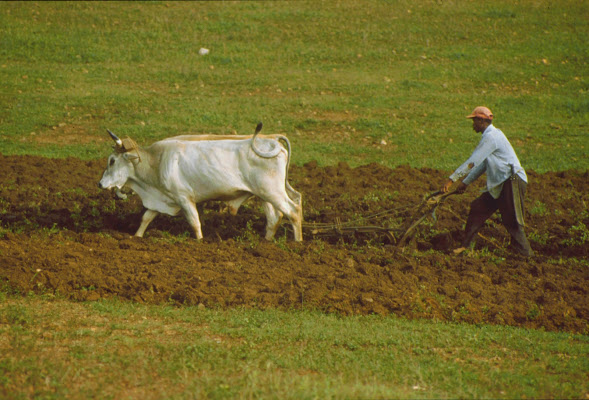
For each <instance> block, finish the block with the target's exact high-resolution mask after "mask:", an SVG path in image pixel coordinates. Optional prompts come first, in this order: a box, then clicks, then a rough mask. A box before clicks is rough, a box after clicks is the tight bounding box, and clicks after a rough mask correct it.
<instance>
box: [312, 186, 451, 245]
mask: <svg viewBox="0 0 589 400" xmlns="http://www.w3.org/2000/svg"><path fill="white" fill-rule="evenodd" d="M455 193H456V192H448V193H442V192H441V191H437V192H433V193H430V194H427V195H425V196H424V197H423V200H422V201H421V203H419V204H416V205H411V206H406V207H399V208H395V209H390V210H387V211H383V212H380V213H377V214H373V215H369V216H366V217H363V218H358V219H356V220H353V221H348V222H342V221H341V220H340V219H339V218H336V219H335V223H333V224H328V223H322V224H318V223H304V224H303V229H304V230H307V231H308V233H310V234H311V235H312V236H337V237H343V236H354V235H356V234H358V233H378V234H384V235H385V236H386V237H387V238H388V239H389V240H390V241H391V243H393V244H396V245H397V246H404V245H405V244H407V243H408V242H409V241H410V240H411V239H412V238H413V237H414V236H415V234H416V233H417V227H418V226H419V225H420V224H421V223H422V222H423V221H424V220H426V219H427V218H428V217H431V218H432V219H433V220H434V221H435V220H436V219H437V218H436V210H437V209H438V207H439V206H440V205H442V204H443V203H444V201H445V200H446V199H447V198H448V197H449V196H451V195H453V194H455ZM412 209H413V213H412V214H411V217H410V218H408V219H407V221H405V223H404V224H403V225H402V227H397V228H388V227H384V226H380V225H376V224H371V225H363V224H365V223H366V222H368V221H371V222H372V221H378V220H379V219H383V218H385V217H388V218H390V217H395V216H398V215H400V214H401V213H408V212H411V210H412Z"/></svg>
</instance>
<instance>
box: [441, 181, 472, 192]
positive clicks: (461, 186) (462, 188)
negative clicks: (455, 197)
mask: <svg viewBox="0 0 589 400" xmlns="http://www.w3.org/2000/svg"><path fill="white" fill-rule="evenodd" d="M453 184H454V182H453V181H452V179H448V181H447V182H446V183H445V184H444V186H442V188H441V189H440V192H442V193H448V192H449V191H450V188H451V187H452V185H453ZM466 188H467V185H466V184H464V183H463V182H460V183H459V184H458V186H456V190H455V192H456V193H457V194H462V193H464V192H465V191H466Z"/></svg>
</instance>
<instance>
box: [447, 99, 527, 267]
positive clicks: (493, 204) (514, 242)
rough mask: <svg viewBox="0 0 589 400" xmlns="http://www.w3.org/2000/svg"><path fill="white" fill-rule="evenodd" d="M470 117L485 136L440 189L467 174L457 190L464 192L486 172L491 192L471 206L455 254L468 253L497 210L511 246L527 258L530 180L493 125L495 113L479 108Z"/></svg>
mask: <svg viewBox="0 0 589 400" xmlns="http://www.w3.org/2000/svg"><path fill="white" fill-rule="evenodd" d="M466 118H470V119H472V128H473V130H474V131H475V132H477V133H482V136H481V141H480V142H479V144H478V145H477V147H476V148H475V150H474V152H473V153H472V155H471V156H470V157H469V158H468V160H466V161H465V162H464V164H462V165H461V166H460V167H458V168H457V169H456V171H454V173H453V174H452V175H450V178H449V179H448V181H447V182H446V183H445V184H444V186H442V188H441V189H440V190H441V191H442V192H444V193H446V192H448V191H449V190H450V188H451V187H452V184H453V183H454V182H456V181H458V180H459V179H461V178H462V177H463V176H465V175H466V178H464V179H463V180H462V181H461V182H460V183H459V184H458V186H457V187H456V192H457V193H464V192H465V191H466V188H467V186H468V185H469V184H471V183H472V182H474V181H475V180H476V179H477V178H478V177H479V176H481V175H482V174H483V173H485V172H486V174H487V190H486V191H485V192H483V194H481V195H480V196H479V197H478V198H477V199H476V200H474V201H473V202H472V203H471V204H470V212H469V214H468V219H467V221H466V227H465V229H464V230H465V232H464V233H465V236H464V240H463V241H462V244H461V246H460V247H458V248H457V249H455V250H454V253H455V254H460V253H462V252H463V251H465V250H466V249H467V248H468V247H469V246H470V243H471V242H472V239H473V238H474V235H476V234H477V233H478V231H479V230H480V229H481V228H482V227H483V225H484V223H485V221H486V220H487V219H488V218H489V217H491V215H493V213H495V211H497V209H498V210H499V212H500V213H501V219H502V222H503V225H504V226H505V228H507V231H508V232H509V234H510V235H511V245H510V247H511V248H512V249H513V250H515V251H516V252H517V253H519V254H521V255H524V256H531V255H532V254H533V251H532V248H531V247H530V243H529V242H528V239H527V238H526V234H525V232H524V197H525V193H526V186H527V182H528V178H527V176H526V172H525V171H524V169H523V168H522V166H521V165H520V162H519V159H518V158H517V155H516V154H515V151H514V150H513V147H512V146H511V144H510V143H509V140H507V138H506V137H505V135H504V134H503V132H501V131H500V130H499V129H497V128H495V127H494V126H493V113H491V110H489V109H488V108H487V107H477V108H475V109H474V111H473V112H472V113H471V114H470V115H469V116H467V117H466Z"/></svg>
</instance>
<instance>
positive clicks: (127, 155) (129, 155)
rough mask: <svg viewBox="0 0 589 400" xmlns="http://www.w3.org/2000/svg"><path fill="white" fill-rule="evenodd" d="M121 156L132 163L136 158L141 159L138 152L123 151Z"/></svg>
mask: <svg viewBox="0 0 589 400" xmlns="http://www.w3.org/2000/svg"><path fill="white" fill-rule="evenodd" d="M123 157H125V160H127V161H131V162H132V163H135V162H136V161H137V160H139V161H141V158H140V157H139V154H133V153H123Z"/></svg>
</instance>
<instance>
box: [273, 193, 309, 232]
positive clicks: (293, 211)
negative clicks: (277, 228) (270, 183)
mask: <svg viewBox="0 0 589 400" xmlns="http://www.w3.org/2000/svg"><path fill="white" fill-rule="evenodd" d="M289 192H291V194H293V195H294V194H295V193H296V196H293V197H295V198H294V200H293V199H291V198H290V197H289V196H288V195H285V196H284V197H283V198H279V199H278V198H274V199H268V200H266V201H269V202H270V203H272V205H273V206H274V208H276V209H277V211H279V212H282V213H283V214H284V215H286V216H287V217H288V219H289V220H290V223H291V224H292V229H293V231H294V238H295V240H296V241H297V242H302V241H303V227H302V225H303V204H302V203H303V202H302V196H301V194H300V193H299V192H296V191H295V190H294V189H292V188H290V190H289ZM285 194H286V193H285Z"/></svg>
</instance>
